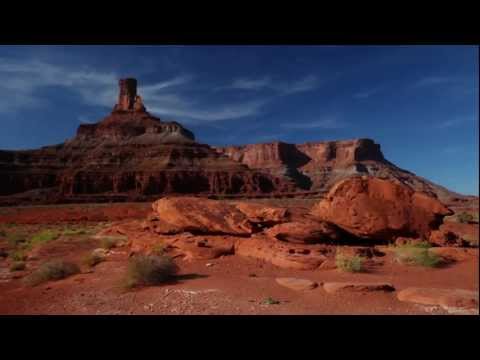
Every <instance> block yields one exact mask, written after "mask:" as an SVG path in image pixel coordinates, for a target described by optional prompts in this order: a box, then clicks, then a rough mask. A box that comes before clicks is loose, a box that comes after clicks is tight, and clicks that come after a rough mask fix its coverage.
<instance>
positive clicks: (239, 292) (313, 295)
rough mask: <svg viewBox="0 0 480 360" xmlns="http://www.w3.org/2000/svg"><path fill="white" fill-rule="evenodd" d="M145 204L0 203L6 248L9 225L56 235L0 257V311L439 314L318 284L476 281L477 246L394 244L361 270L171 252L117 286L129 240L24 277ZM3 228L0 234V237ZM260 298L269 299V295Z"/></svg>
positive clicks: (78, 251)
mask: <svg viewBox="0 0 480 360" xmlns="http://www.w3.org/2000/svg"><path fill="white" fill-rule="evenodd" d="M149 209H150V205H149V204H105V205H62V206H38V207H21V208H20V207H17V208H0V249H3V250H4V252H5V251H8V246H9V243H8V237H9V236H10V234H11V233H15V232H17V233H22V234H24V235H25V234H26V235H27V236H28V235H31V234H35V233H38V232H39V231H44V230H46V229H47V230H51V231H56V232H58V233H60V234H62V235H61V236H59V237H58V238H57V239H55V240H52V241H49V242H46V243H43V244H40V245H38V246H37V247H36V248H35V249H34V251H33V254H34V255H32V256H30V257H29V259H28V260H27V261H26V264H27V265H26V269H25V270H21V271H10V264H11V260H10V259H9V258H8V257H7V256H3V257H0V314H78V315H82V314H110V315H113V314H140V315H144V314H159V315H164V314H165V315H178V314H201V315H203V314H217V315H223V314H232V315H237V314H252V315H253V314H268V315H274V314H321V315H338V314H377V315H378V314H388V315H397V314H398V315H400V314H412V315H413V314H418V315H423V314H427V315H430V314H439V315H441V314H447V312H446V311H445V310H442V309H441V308H439V307H435V306H424V305H418V304H413V303H406V302H401V301H399V300H397V297H396V292H390V293H384V292H361V293H360V292H354V293H340V294H328V293H327V292H326V291H325V290H324V289H323V288H322V286H321V284H322V283H324V282H330V281H361V282H363V281H365V282H388V283H391V284H393V285H394V286H395V288H396V290H397V291H398V290H402V289H404V288H406V287H412V286H413V287H427V288H447V289H450V288H451V289H454V288H456V289H466V290H476V291H478V284H479V277H478V274H479V260H478V259H479V256H478V247H477V248H469V249H467V251H466V252H465V254H466V255H465V256H464V258H463V259H462V260H459V261H456V262H453V263H449V264H448V265H446V266H443V267H440V268H424V267H417V266H406V265H401V264H399V263H398V262H396V261H395V259H394V256H393V253H392V252H391V251H389V249H388V248H387V247H382V250H383V251H384V253H385V255H384V256H382V257H378V258H376V261H375V263H373V264H371V265H370V266H368V267H367V268H366V271H365V272H362V273H344V272H341V271H339V270H337V269H330V270H314V271H301V270H288V269H281V268H278V267H275V266H273V265H271V264H269V263H265V262H263V261H260V260H256V259H250V258H244V257H240V256H236V255H231V256H223V257H221V258H218V259H214V260H205V261H203V260H202V261H201V260H190V261H185V260H183V259H181V258H177V259H176V262H177V264H178V265H179V267H180V275H179V276H178V277H177V279H176V280H175V281H174V282H170V283H167V284H164V285H161V286H152V287H143V288H136V289H133V290H127V289H125V288H124V286H123V285H122V284H123V282H122V281H123V279H124V276H125V272H126V268H127V263H128V259H129V258H128V254H129V249H128V248H127V247H125V246H124V247H116V248H113V249H111V250H110V252H109V255H108V256H107V260H106V261H105V262H102V263H100V264H98V265H96V266H95V267H93V268H88V267H86V266H84V265H81V273H79V274H77V275H74V276H71V277H68V278H66V279H63V280H58V281H50V282H47V283H44V284H41V285H38V286H34V287H32V286H28V285H26V284H25V283H24V282H23V278H24V277H25V276H26V275H28V273H29V272H30V271H31V269H34V268H35V267H37V266H38V265H39V264H40V263H42V262H44V261H46V260H50V259H66V260H70V261H74V262H76V263H78V264H82V262H81V260H82V259H83V258H84V257H85V255H87V254H88V253H90V252H91V251H92V250H93V249H96V248H98V247H99V240H98V239H95V238H93V237H92V236H93V235H94V234H95V233H96V232H98V231H99V230H101V229H102V228H104V227H106V226H108V224H110V223H111V222H113V221H118V220H123V219H131V218H142V217H143V216H145V215H146V214H147V213H148V211H149ZM2 236H3V237H2ZM278 277H295V278H301V279H309V280H312V281H315V282H317V283H318V284H319V286H318V287H316V288H315V289H313V290H306V291H294V290H290V289H288V288H285V287H283V286H281V285H279V284H278V283H277V282H276V281H275V279H276V278H278ZM267 299H273V300H276V301H275V302H278V303H275V304H272V303H271V302H270V303H269V302H268V301H267Z"/></svg>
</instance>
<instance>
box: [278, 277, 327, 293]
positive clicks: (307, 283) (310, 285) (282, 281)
mask: <svg viewBox="0 0 480 360" xmlns="http://www.w3.org/2000/svg"><path fill="white" fill-rule="evenodd" d="M275 281H276V282H277V283H278V284H279V285H282V286H284V287H286V288H289V289H291V290H295V291H305V290H312V289H315V288H316V287H317V286H318V284H317V283H316V282H315V281H312V280H308V279H297V278H276V279H275Z"/></svg>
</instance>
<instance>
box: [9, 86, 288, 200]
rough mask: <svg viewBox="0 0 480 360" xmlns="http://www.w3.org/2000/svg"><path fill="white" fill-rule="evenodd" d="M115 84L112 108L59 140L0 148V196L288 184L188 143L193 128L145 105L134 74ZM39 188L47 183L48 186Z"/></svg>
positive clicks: (256, 188)
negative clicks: (115, 100) (21, 148)
mask: <svg viewBox="0 0 480 360" xmlns="http://www.w3.org/2000/svg"><path fill="white" fill-rule="evenodd" d="M119 85H120V94H119V98H118V103H117V104H116V105H115V107H114V109H113V111H112V113H111V114H110V115H108V116H107V117H105V118H104V119H102V120H101V121H100V122H98V123H95V124H82V125H80V126H79V128H78V130H77V134H76V136H75V137H73V138H72V139H70V140H68V141H66V142H65V143H62V144H59V145H55V146H47V147H43V148H41V149H38V150H25V151H0V175H1V176H0V197H2V198H1V199H0V203H2V200H3V201H6V200H8V199H13V200H12V201H13V202H15V200H16V201H17V202H21V201H25V202H30V203H31V202H33V201H34V200H36V199H37V198H38V200H39V201H40V202H81V201H88V202H95V201H122V200H123V201H125V200H147V199H151V198H152V196H154V195H158V194H172V193H173V194H203V195H205V196H208V195H212V194H216V195H229V194H230V195H242V194H243V195H256V194H271V193H273V192H278V191H279V192H282V191H287V192H288V191H293V190H294V186H293V185H292V184H290V185H289V184H287V183H286V182H284V181H282V180H281V179H279V178H275V177H273V176H271V175H269V174H264V173H262V172H260V171H256V170H251V169H249V168H248V167H247V166H246V165H244V164H241V163H239V162H237V161H234V160H232V159H230V158H228V157H226V156H223V155H221V154H219V153H218V152H216V151H215V150H213V149H212V148H211V147H209V146H208V145H204V144H199V143H196V142H195V137H194V135H193V133H192V132H190V131H189V130H187V129H185V128H184V127H183V126H182V125H180V124H179V123H176V122H164V121H162V120H160V119H159V118H157V117H155V116H153V115H151V114H150V113H148V112H147V111H146V109H145V106H144V105H143V102H142V100H141V98H140V97H139V96H138V95H137V82H136V80H135V79H124V80H120V84H119ZM46 189H50V190H49V191H48V194H46V193H45V190H46ZM18 194H20V195H18ZM22 194H23V195H22ZM2 195H3V196H2ZM12 195H15V196H12ZM5 196H9V198H8V199H5Z"/></svg>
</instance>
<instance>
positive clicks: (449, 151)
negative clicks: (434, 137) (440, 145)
mask: <svg viewBox="0 0 480 360" xmlns="http://www.w3.org/2000/svg"><path fill="white" fill-rule="evenodd" d="M462 150H463V148H462V147H461V146H447V147H445V148H444V149H443V153H444V154H447V155H453V154H458V153H460V152H461V151H462Z"/></svg>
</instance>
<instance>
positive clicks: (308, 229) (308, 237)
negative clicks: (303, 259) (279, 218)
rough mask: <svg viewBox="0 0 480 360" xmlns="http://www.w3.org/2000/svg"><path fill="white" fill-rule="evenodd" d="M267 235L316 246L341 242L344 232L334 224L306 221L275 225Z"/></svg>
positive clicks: (267, 231)
mask: <svg viewBox="0 0 480 360" xmlns="http://www.w3.org/2000/svg"><path fill="white" fill-rule="evenodd" d="M265 234H266V235H268V236H270V237H272V238H275V239H277V240H281V241H288V242H293V243H300V244H315V243H321V242H327V241H336V240H339V239H340V238H341V237H342V235H343V234H344V232H343V231H342V230H341V229H340V228H338V227H337V226H336V225H334V224H332V223H329V222H326V221H312V220H307V219H305V220H300V221H292V222H287V223H283V224H278V225H275V226H273V227H271V228H270V229H267V230H266V231H265Z"/></svg>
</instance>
